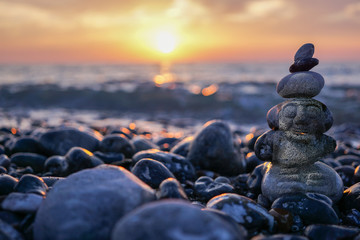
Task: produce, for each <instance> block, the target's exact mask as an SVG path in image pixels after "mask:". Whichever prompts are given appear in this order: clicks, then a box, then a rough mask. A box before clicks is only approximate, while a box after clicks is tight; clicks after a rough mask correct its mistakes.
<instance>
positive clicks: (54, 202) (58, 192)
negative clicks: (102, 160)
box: [34, 165, 155, 240]
mask: <svg viewBox="0 0 360 240" xmlns="http://www.w3.org/2000/svg"><path fill="white" fill-rule="evenodd" d="M153 200H155V193H154V191H153V190H152V189H151V188H150V187H149V186H148V185H146V184H144V183H143V182H142V181H141V180H139V179H138V178H137V177H135V176H134V175H133V174H132V173H130V172H129V171H127V170H125V169H124V168H120V167H115V166H110V165H102V166H99V167H97V168H92V169H86V170H82V171H80V172H77V173H74V174H72V175H70V176H68V177H67V178H66V179H63V180H61V181H59V182H57V183H56V184H55V185H54V186H53V188H52V190H51V191H50V192H49V193H48V194H47V197H46V199H45V200H44V202H43V203H42V204H41V206H40V208H39V210H38V212H37V214H36V218H35V223H34V239H37V240H42V239H60V238H61V239H63V240H66V239H69V240H70V239H71V240H76V239H110V234H111V230H112V229H113V227H114V225H115V223H116V221H117V220H118V219H119V218H121V217H122V216H124V215H125V214H127V213H128V212H130V211H131V210H133V209H135V208H136V207H138V206H140V205H142V204H144V203H146V202H149V201H153Z"/></svg>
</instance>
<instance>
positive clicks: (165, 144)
mask: <svg viewBox="0 0 360 240" xmlns="http://www.w3.org/2000/svg"><path fill="white" fill-rule="evenodd" d="M178 142H179V139H178V138H173V137H167V138H161V139H160V140H158V141H157V142H156V145H158V146H159V147H160V150H161V151H170V150H171V148H173V147H174V146H175V145H176V144H177V143H178Z"/></svg>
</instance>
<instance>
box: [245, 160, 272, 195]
mask: <svg viewBox="0 0 360 240" xmlns="http://www.w3.org/2000/svg"><path fill="white" fill-rule="evenodd" d="M269 164H270V163H268V162H265V163H263V164H260V165H258V166H257V167H256V168H255V169H254V170H253V171H252V173H251V174H250V175H249V178H248V179H247V181H246V184H247V186H248V188H249V189H250V191H251V192H252V193H254V194H256V195H257V194H259V193H261V184H262V180H263V177H264V174H265V172H266V169H267V167H268V166H269Z"/></svg>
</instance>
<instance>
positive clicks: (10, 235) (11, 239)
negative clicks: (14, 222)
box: [0, 219, 24, 240]
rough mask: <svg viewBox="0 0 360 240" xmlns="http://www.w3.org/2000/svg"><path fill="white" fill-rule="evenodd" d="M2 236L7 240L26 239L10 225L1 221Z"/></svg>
mask: <svg viewBox="0 0 360 240" xmlns="http://www.w3.org/2000/svg"><path fill="white" fill-rule="evenodd" d="M0 234H1V237H2V238H3V239H6V240H23V239H24V237H23V236H22V235H21V234H20V233H19V232H18V231H17V230H16V229H15V228H14V227H12V226H11V225H10V224H8V223H6V222H5V221H3V220H1V219H0Z"/></svg>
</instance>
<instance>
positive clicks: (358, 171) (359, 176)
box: [353, 166, 360, 183]
mask: <svg viewBox="0 0 360 240" xmlns="http://www.w3.org/2000/svg"><path fill="white" fill-rule="evenodd" d="M353 180H354V183H358V182H360V166H357V167H356V168H355V170H354V177H353Z"/></svg>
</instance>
